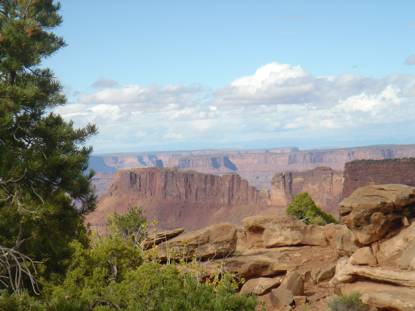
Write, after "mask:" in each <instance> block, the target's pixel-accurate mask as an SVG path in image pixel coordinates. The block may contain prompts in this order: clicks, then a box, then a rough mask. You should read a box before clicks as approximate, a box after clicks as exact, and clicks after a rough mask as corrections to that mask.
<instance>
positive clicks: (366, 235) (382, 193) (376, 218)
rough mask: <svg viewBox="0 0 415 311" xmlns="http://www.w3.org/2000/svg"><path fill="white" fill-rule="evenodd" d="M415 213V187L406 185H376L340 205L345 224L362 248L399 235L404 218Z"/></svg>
mask: <svg viewBox="0 0 415 311" xmlns="http://www.w3.org/2000/svg"><path fill="white" fill-rule="evenodd" d="M414 210H415V188H413V187H409V186H405V185H394V184H389V185H372V186H365V187H361V188H359V189H357V190H356V191H354V192H353V193H352V194H351V195H350V196H349V197H347V198H345V199H344V200H343V201H342V202H341V203H340V216H341V221H342V223H344V224H346V225H347V226H348V227H349V228H350V229H351V230H352V231H353V233H354V234H355V236H356V239H357V240H358V242H359V243H360V244H362V245H368V244H371V243H373V242H376V241H379V240H380V239H382V238H384V237H386V236H387V235H389V234H391V233H393V232H396V231H397V230H398V229H399V228H400V227H402V225H403V222H402V220H403V218H404V217H406V216H407V215H408V214H413V212H414Z"/></svg>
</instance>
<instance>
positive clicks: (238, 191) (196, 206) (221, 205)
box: [87, 168, 269, 229]
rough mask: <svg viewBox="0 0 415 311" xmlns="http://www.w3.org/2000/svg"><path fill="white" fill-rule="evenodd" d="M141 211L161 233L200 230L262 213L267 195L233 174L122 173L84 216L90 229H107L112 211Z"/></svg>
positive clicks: (136, 171)
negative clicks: (93, 208) (140, 208)
mask: <svg viewBox="0 0 415 311" xmlns="http://www.w3.org/2000/svg"><path fill="white" fill-rule="evenodd" d="M133 206H139V207H142V208H143V210H144V214H145V216H146V217H147V219H148V220H149V221H152V220H156V222H157V226H158V227H159V228H163V229H170V228H175V227H184V228H186V229H197V228H201V227H203V226H206V225H209V224H214V223H219V222H224V221H230V222H233V223H238V222H239V221H240V220H241V219H242V218H244V217H246V216H249V215H253V214H257V213H259V212H264V211H266V210H267V209H268V208H269V200H268V194H267V193H264V192H261V191H258V190H257V189H256V188H255V187H252V186H251V185H250V184H249V183H248V182H247V181H246V180H244V179H242V178H241V177H240V176H238V175H236V174H229V175H224V176H217V175H210V174H202V173H197V172H194V171H180V170H176V169H163V168H145V169H132V170H122V171H119V172H118V173H117V175H116V178H115V180H114V182H113V184H112V185H111V187H110V189H109V190H108V192H107V194H106V195H104V196H103V197H102V198H101V199H100V200H99V202H98V207H97V209H96V210H95V211H94V212H93V213H92V214H90V215H89V216H88V217H87V222H88V223H89V224H90V225H91V226H92V227H93V228H100V227H105V223H106V218H107V217H108V216H109V215H110V214H112V213H115V212H116V213H121V214H122V213H124V212H126V211H127V210H128V209H129V208H131V207H133Z"/></svg>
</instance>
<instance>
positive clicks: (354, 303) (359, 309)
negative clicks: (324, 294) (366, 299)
mask: <svg viewBox="0 0 415 311" xmlns="http://www.w3.org/2000/svg"><path fill="white" fill-rule="evenodd" d="M329 308H330V310H331V311H367V310H369V307H368V306H367V305H365V304H364V303H363V302H362V301H361V300H360V294H359V293H352V294H349V295H343V296H338V297H335V298H333V299H332V300H331V301H330V302H329Z"/></svg>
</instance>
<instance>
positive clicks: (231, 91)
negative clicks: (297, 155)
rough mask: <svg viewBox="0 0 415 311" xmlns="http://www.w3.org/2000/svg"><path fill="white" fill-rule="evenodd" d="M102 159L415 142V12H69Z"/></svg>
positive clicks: (74, 62)
mask: <svg viewBox="0 0 415 311" xmlns="http://www.w3.org/2000/svg"><path fill="white" fill-rule="evenodd" d="M62 14H63V17H64V23H63V25H62V26H61V27H60V28H59V29H58V33H59V34H61V35H62V36H63V37H64V38H65V40H66V42H67V44H68V46H67V47H66V48H65V49H63V50H62V51H60V52H58V54H56V55H54V56H53V57H52V58H50V59H48V60H47V61H46V65H47V66H50V67H51V68H52V69H53V70H54V71H55V73H56V75H57V76H58V78H59V79H60V80H61V81H62V83H63V84H64V86H65V92H66V94H67V95H68V99H69V103H68V105H67V106H65V107H61V108H59V109H58V112H59V113H61V114H63V115H64V117H65V118H68V119H73V120H74V121H75V124H77V125H83V124H85V123H86V122H95V123H97V125H98V126H99V128H100V134H99V135H98V136H97V137H95V138H94V139H92V140H91V143H92V144H93V145H94V148H95V150H96V152H115V151H117V152H120V151H138V150H173V149H200V148H215V147H216V148H224V147H232V148H239V147H241V148H264V147H265V148H266V147H274V146H284V145H296V146H300V147H303V148H315V147H332V146H333V147H334V146H352V145H362V144H382V143H415V137H414V138H412V136H413V135H410V133H411V132H412V133H413V130H414V129H415V126H414V125H411V124H414V122H413V121H414V119H415V117H412V116H411V115H412V112H415V107H414V105H415V100H414V99H415V91H412V89H413V86H415V76H414V70H415V65H413V64H412V63H415V57H413V58H412V59H411V56H413V55H414V54H415V2H414V1H410V0H408V1H403V0H400V1H386V0H385V1H379V0H378V1H328V0H327V1H295V0H294V1H292V0H290V1H288V0H287V1H281V0H280V1H275V0H274V1H249V0H244V1H241V0H239V1H232V0H227V1H219V0H211V1H137V0H136V1H133V0H122V1H109V0H100V1H98V0H95V1H93V0H82V1H81V0H64V1H62Z"/></svg>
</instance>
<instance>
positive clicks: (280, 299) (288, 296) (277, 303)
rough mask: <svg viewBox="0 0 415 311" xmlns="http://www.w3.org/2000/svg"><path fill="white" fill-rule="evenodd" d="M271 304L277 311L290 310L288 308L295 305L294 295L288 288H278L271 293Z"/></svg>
mask: <svg viewBox="0 0 415 311" xmlns="http://www.w3.org/2000/svg"><path fill="white" fill-rule="evenodd" d="M271 303H272V305H273V306H274V307H275V308H277V310H290V309H291V308H287V307H289V306H291V305H293V304H294V295H293V293H292V292H291V291H290V290H288V289H287V288H285V287H278V288H276V289H273V290H272V291H271Z"/></svg>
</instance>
